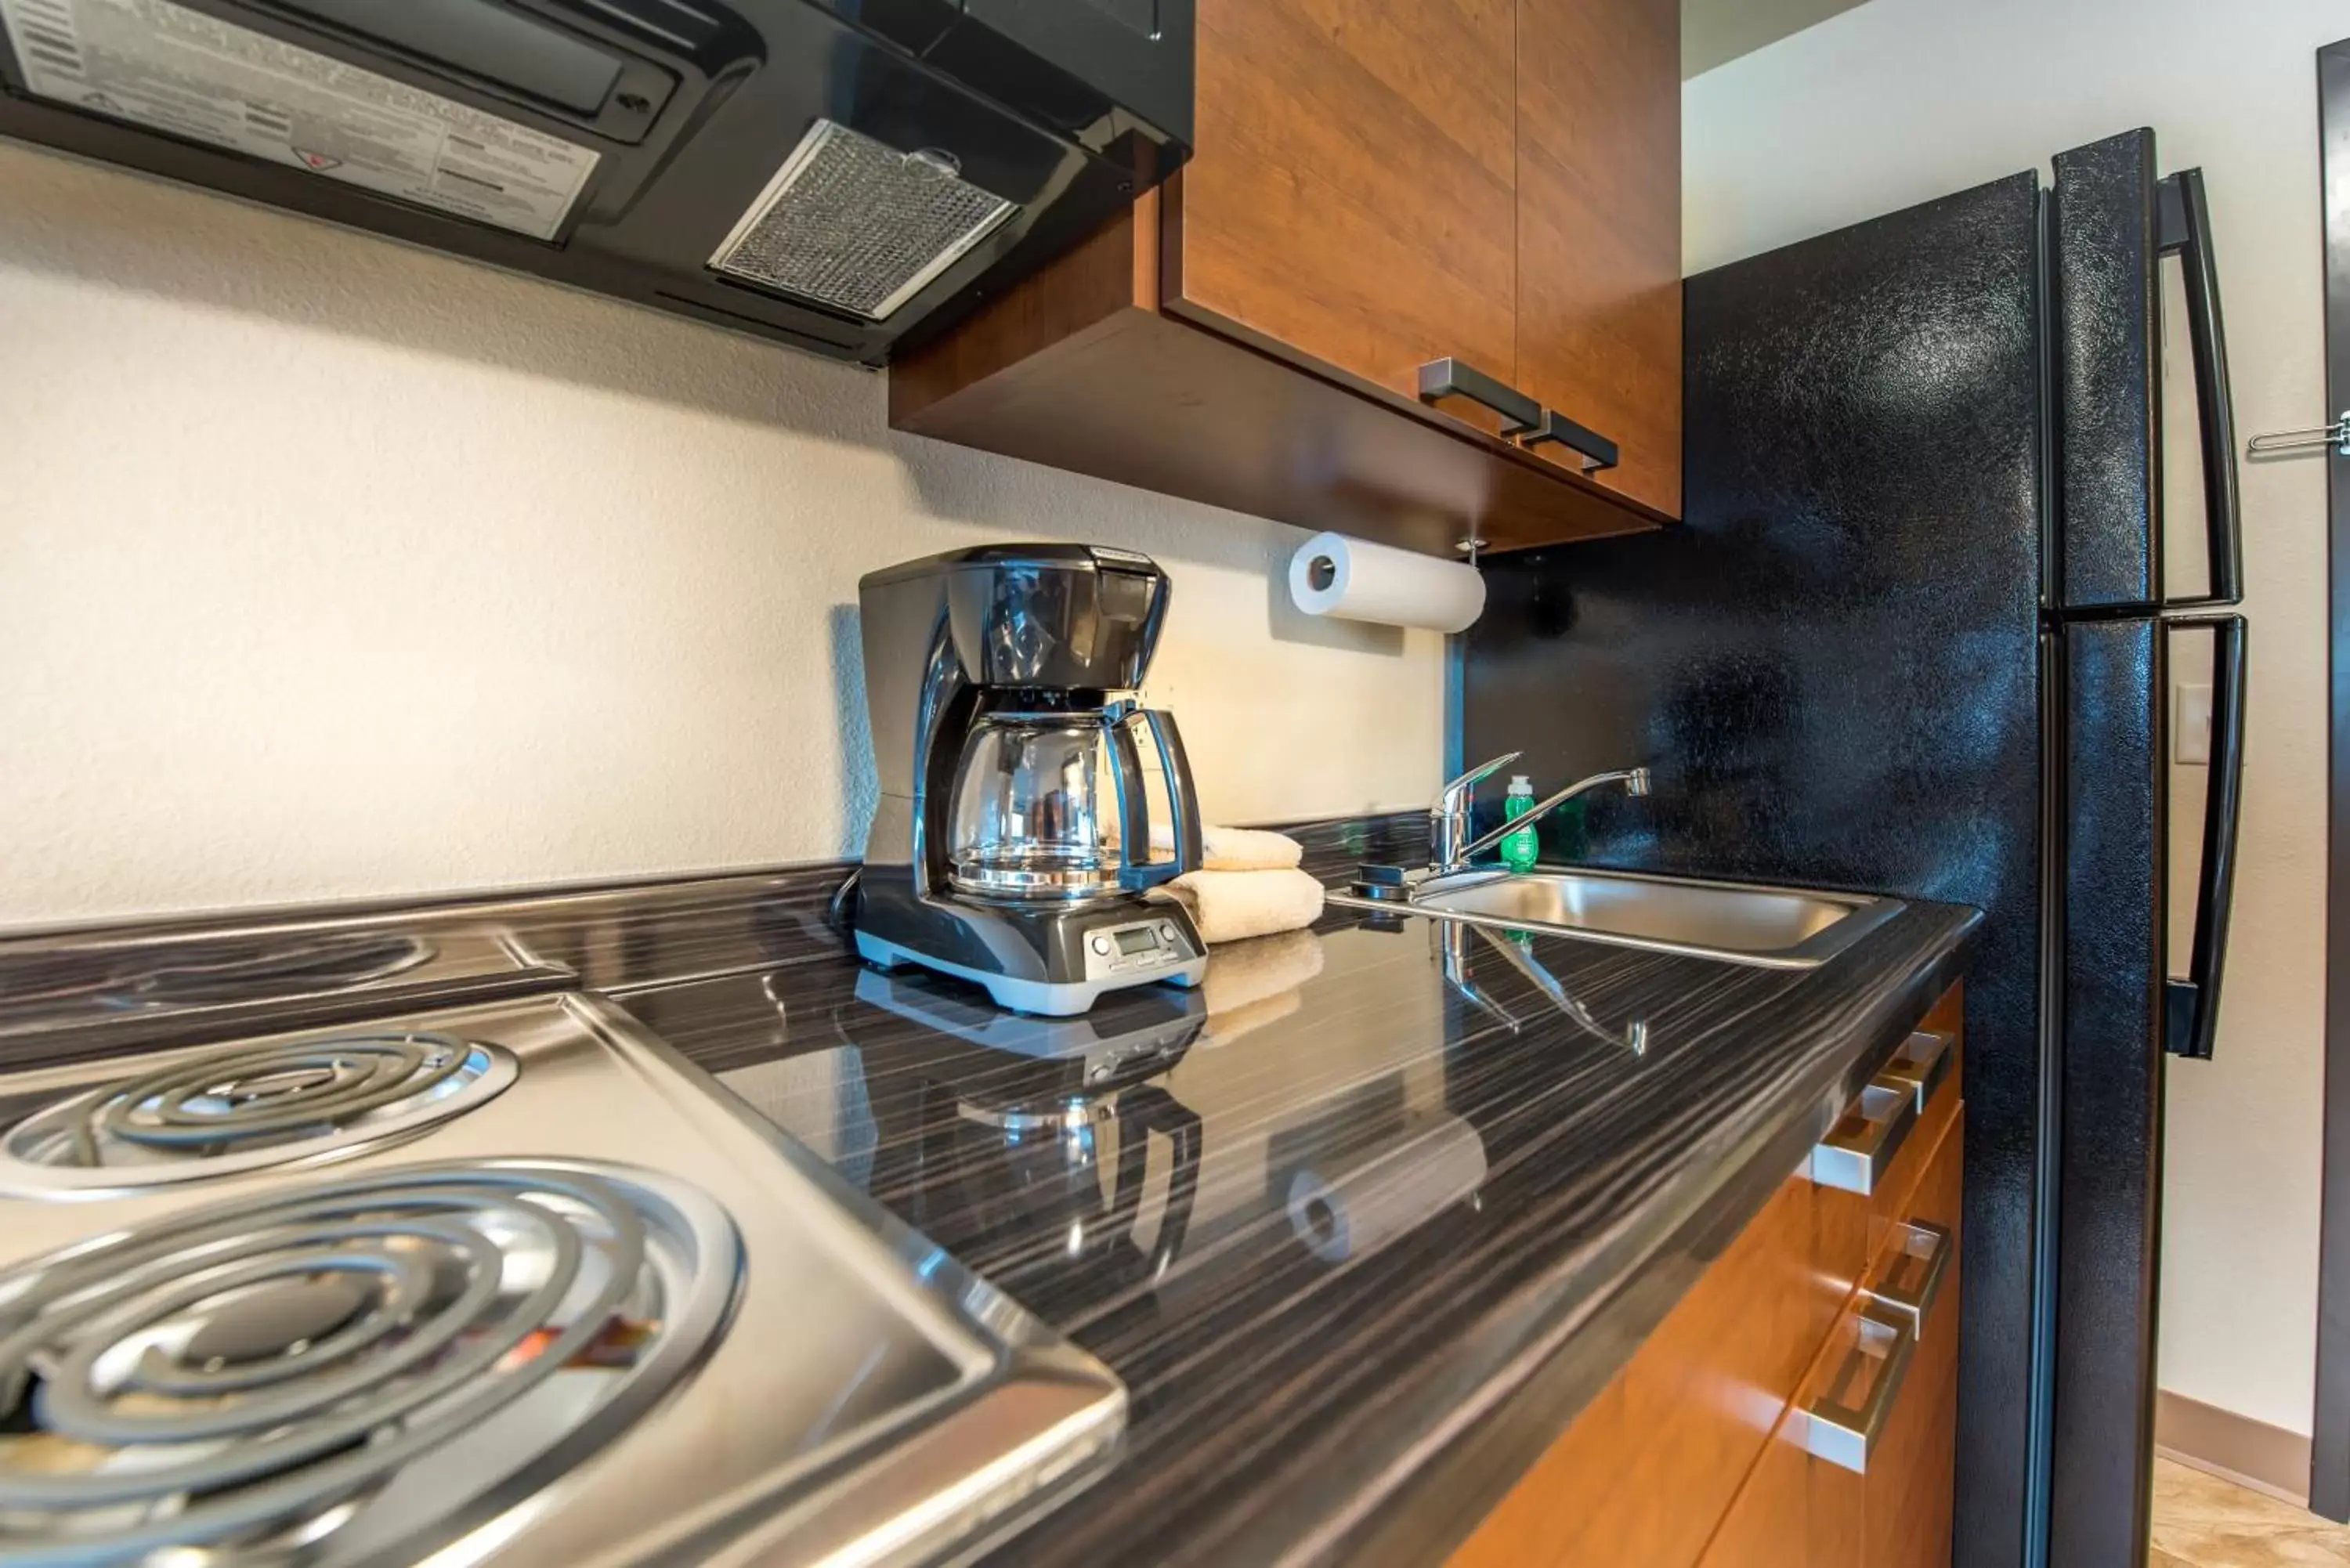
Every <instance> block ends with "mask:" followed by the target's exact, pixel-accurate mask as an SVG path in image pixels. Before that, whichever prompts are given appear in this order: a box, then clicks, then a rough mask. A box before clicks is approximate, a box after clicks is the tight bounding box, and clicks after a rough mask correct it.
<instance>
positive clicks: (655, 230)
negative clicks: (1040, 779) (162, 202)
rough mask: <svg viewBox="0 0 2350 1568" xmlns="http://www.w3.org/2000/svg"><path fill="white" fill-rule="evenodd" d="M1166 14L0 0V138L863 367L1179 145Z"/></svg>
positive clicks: (1034, 5) (1131, 7)
mask: <svg viewBox="0 0 2350 1568" xmlns="http://www.w3.org/2000/svg"><path fill="white" fill-rule="evenodd" d="M1192 5H1193V0H723V4H722V3H720V0H0V134H5V135H9V136H14V137H17V138H21V139H23V140H27V141H35V142H42V143H46V144H47V145H49V146H53V147H57V148H62V149H65V150H67V151H72V152H77V153H80V154H83V155H85V156H88V157H93V158H99V159H102V160H105V161H109V162H113V163H120V164H124V165H127V166H129V167H130V168H134V169H140V170H145V171H149V172H151V173H156V174H161V175H164V176H167V177H169V178H172V179H175V180H182V181H186V182H191V183H193V184H197V185H203V186H207V187H210V188H212V189H213V190H218V191H224V192H229V193H231V194H234V195H237V196H242V197H245V198H247V199H250V200H254V201H258V202H268V203H269V204H271V205H273V206H279V207H287V208H292V209H294V210H296V211H299V212H304V213H312V214H314V215H316V216H318V217H323V218H328V219H331V220H333V221H335V222H338V223H348V224H351V225H353V226H355V227H358V228H362V229H369V230H373V231H375V232H377V233H379V234H390V235H394V236H396V237H398V238H400V239H404V240H410V241H412V242H415V243H417V244H425V245H430V246H432V247H433V248H435V249H439V250H445V251H451V252H454V253H456V254H461V255H466V256H471V257H473V258H475V259H477V260H481V261H485V262H490V263H494V264H495V265H501V266H505V267H511V268H515V269H516V270H519V271H523V272H529V273H536V274H538V275H541V276H545V277H549V278H554V279H556V280H558V281H560V282H564V283H568V284H572V285H574V286H578V287H583V288H588V289H593V290H595V291H597V292H598V293H602V294H609V295H616V296H620V297H622V298H626V299H631V300H635V301H637V302H638V303H639V304H643V305H649V306H654V307H656V308H659V309H662V310H668V311H672V312H674V313H676V314H679V315H682V316H690V317H694V318H696V319H698V320H702V321H706V322H710V323H712V324H714V325H717V326H721V327H734V328H738V329H741V330H743V331H749V332H754V333H758V334H760V335H762V336H765V337H777V338H781V339H784V340H785V341H788V342H792V343H795V344H797V345H799V346H801V347H803V348H813V349H816V350H817V351H819V352H822V353H826V354H830V355H834V356H836V357H838V358H847V359H855V360H858V361H860V362H863V363H866V364H869V365H879V364H882V363H885V362H886V361H887V360H888V358H889V355H890V353H891V351H892V350H893V349H895V348H899V347H900V346H901V345H905V344H908V343H910V342H913V341H918V340H920V337H923V336H925V335H929V334H934V333H936V332H937V331H939V330H941V328H942V327H944V326H945V325H946V324H947V323H949V322H950V321H951V320H952V319H953V318H954V317H955V316H956V314H957V311H958V307H959V306H964V305H967V304H968V303H969V302H970V301H971V300H972V299H973V298H975V297H978V296H981V295H983V294H986V293H992V292H994V291H996V290H998V289H1000V288H1001V287H1002V286H1003V285H1005V284H1007V283H1009V282H1010V281H1011V280H1012V279H1013V278H1014V277H1016V276H1018V275H1021V274H1022V273H1024V272H1027V271H1030V270H1033V269H1034V268H1035V266H1037V265H1040V264H1041V263H1043V262H1045V260H1048V259H1050V258H1051V257H1052V256H1053V255H1055V254H1058V253H1059V252H1061V251H1062V250H1065V249H1066V248H1067V247H1068V246H1069V245H1071V244H1075V243H1076V241H1077V240H1079V239H1082V238H1083V237H1084V236H1085V235H1086V234H1087V233H1089V232H1091V231H1092V230H1093V229H1094V228H1096V227H1097V226H1098V225H1099V224H1101V223H1103V222H1104V221H1106V220H1107V218H1108V217H1110V216H1111V215H1112V214H1113V213H1117V212H1119V211H1121V210H1123V209H1124V208H1125V207H1126V206H1127V205H1128V203H1130V202H1132V201H1133V200H1134V198H1135V196H1136V195H1137V194H1138V193H1139V192H1142V191H1144V190H1146V189H1148V188H1149V187H1150V186H1152V185H1155V184H1157V183H1158V182H1159V181H1161V180H1164V179H1165V178H1166V177H1167V176H1168V175H1169V174H1170V173H1172V172H1173V171H1174V170H1175V168H1176V167H1177V166H1178V165H1179V164H1180V163H1181V161H1183V159H1184V158H1185V157H1187V156H1188V155H1189V152H1190V145H1191V61H1192Z"/></svg>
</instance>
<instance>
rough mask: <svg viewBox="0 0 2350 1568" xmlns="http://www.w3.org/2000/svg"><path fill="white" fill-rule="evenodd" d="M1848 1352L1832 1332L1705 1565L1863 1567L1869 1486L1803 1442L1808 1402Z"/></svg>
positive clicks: (1725, 1519)
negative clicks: (1863, 1535) (1862, 1535)
mask: <svg viewBox="0 0 2350 1568" xmlns="http://www.w3.org/2000/svg"><path fill="white" fill-rule="evenodd" d="M1849 1354H1850V1345H1849V1342H1848V1341H1847V1340H1846V1339H1845V1338H1844V1337H1843V1336H1842V1335H1841V1334H1831V1335H1830V1336H1829V1338H1828V1344H1827V1348H1826V1349H1825V1350H1824V1351H1822V1352H1821V1355H1820V1359H1819V1362H1818V1363H1817V1364H1816V1365H1814V1366H1813V1368H1812V1369H1811V1371H1810V1372H1809V1373H1807V1374H1806V1375H1805V1376H1804V1385H1803V1390H1802V1391H1801V1392H1800V1393H1799V1394H1798V1395H1797V1397H1796V1402H1795V1405H1794V1407H1793V1408H1791V1409H1790V1410H1788V1412H1787V1414H1786V1416H1785V1417H1783V1419H1782V1420H1781V1421H1780V1423H1779V1427H1778V1429H1777V1430H1776V1431H1774V1432H1773V1433H1772V1434H1771V1442H1770V1445H1769V1446H1768V1447H1766V1448H1765V1449H1763V1457H1762V1458H1761V1459H1757V1460H1755V1461H1754V1468H1753V1469H1752V1470H1750V1471H1748V1472H1747V1476H1746V1484H1745V1485H1744V1486H1742V1487H1741V1488H1740V1489H1739V1492H1738V1497H1737V1500H1736V1501H1733V1502H1732V1503H1731V1505H1730V1511H1729V1512H1728V1513H1726V1514H1724V1515H1723V1516H1722V1519H1721V1529H1719V1530H1718V1531H1716V1532H1715V1533H1714V1537H1713V1540H1712V1541H1711V1542H1708V1543H1707V1546H1706V1549H1705V1556H1704V1557H1703V1558H1701V1559H1700V1563H1699V1568H1862V1563H1861V1550H1862V1545H1861V1533H1862V1528H1863V1513H1862V1510H1863V1508H1864V1506H1865V1492H1866V1485H1867V1483H1866V1480H1863V1478H1861V1477H1859V1476H1856V1475H1855V1474H1853V1473H1852V1472H1851V1471H1850V1470H1846V1469H1839V1468H1837V1467H1836V1466H1835V1465H1833V1464H1830V1463H1828V1462H1827V1461H1826V1460H1825V1459H1814V1458H1813V1457H1812V1455H1811V1453H1810V1452H1809V1451H1808V1450H1807V1449H1806V1448H1805V1447H1804V1440H1805V1436H1806V1432H1805V1424H1806V1422H1807V1420H1808V1417H1807V1416H1806V1415H1805V1414H1804V1407H1805V1406H1806V1405H1807V1404H1808V1402H1809V1399H1810V1397H1811V1394H1812V1391H1814V1390H1815V1389H1818V1388H1820V1387H1822V1386H1825V1383H1826V1381H1827V1379H1828V1378H1829V1377H1831V1376H1834V1375H1835V1367H1836V1366H1837V1365H1838V1364H1840V1363H1841V1362H1842V1361H1843V1359H1844V1358H1845V1357H1846V1355H1849Z"/></svg>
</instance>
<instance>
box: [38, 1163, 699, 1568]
mask: <svg viewBox="0 0 2350 1568" xmlns="http://www.w3.org/2000/svg"><path fill="white" fill-rule="evenodd" d="M741 1262H742V1260H741V1247H740V1243H739V1241H738V1240H737V1238H736V1233H735V1231H734V1228H733V1224H732V1222H731V1221H730V1220H728V1219H727V1217H726V1215H725V1213H724V1211H723V1210H722V1209H721V1208H720V1207H719V1206H718V1205H717V1204H716V1203H715V1202H714V1201H713V1200H712V1199H710V1198H708V1197H707V1196H705V1195H704V1194H702V1192H701V1191H699V1190H698V1189H694V1188H691V1187H689V1186H687V1185H685V1184H683V1183H681V1182H678V1181H675V1180H672V1179H667V1178H662V1177H658V1176H655V1175H653V1174H651V1173H650V1172H646V1171H642V1170H638V1169H635V1168H629V1167H623V1166H615V1165H606V1164H601V1163H597V1162H586V1161H532V1160H484V1161H450V1162H442V1163H433V1164H419V1165H410V1166H397V1167H390V1168H384V1169H380V1170H376V1171H372V1172H369V1173H368V1174H366V1175H360V1176H351V1177H346V1178H342V1179H319V1180H313V1181H308V1182H305V1183H302V1184H301V1185H299V1186H297V1187H293V1188H292V1189H290V1190H288V1189H285V1188H281V1189H277V1190H276V1191H273V1192H272V1193H270V1194H268V1195H266V1196H261V1197H251V1198H240V1199H235V1200H233V1201H230V1202H225V1203H220V1204H214V1205H212V1206H209V1207H204V1208H198V1209H194V1210H182V1211H180V1212H177V1213H174V1214H172V1215H170V1216H168V1217H166V1218H164V1219H162V1220H159V1221H157V1222H155V1223H152V1224H149V1225H144V1226H140V1227H137V1228H135V1229H133V1230H130V1231H125V1232H121V1233H118V1234H116V1235H114V1236H112V1237H110V1238H109V1239H107V1240H105V1241H99V1242H98V1243H96V1244H94V1245H92V1244H85V1245H82V1246H79V1247H73V1248H68V1249H66V1250H64V1251H58V1252H54V1253H51V1254H49V1255H47V1257H45V1258H39V1259H35V1260H33V1261H31V1262H27V1263H25V1264H21V1265H19V1266H17V1267H16V1268H13V1269H10V1270H8V1271H6V1272H0V1562H5V1563H9V1564H11V1565H12V1568H16V1565H22V1568H32V1565H35V1564H59V1565H62V1564H67V1563H72V1564H77V1565H87V1564H105V1563H141V1562H146V1561H150V1560H153V1561H161V1560H162V1558H161V1556H159V1555H156V1554H168V1556H169V1559H170V1561H172V1562H174V1563H220V1562H226V1561H231V1560H234V1561H244V1560H247V1559H248V1558H257V1559H259V1560H262V1561H267V1562H271V1563H281V1562H282V1563H301V1564H305V1565H310V1564H332V1565H337V1568H340V1565H345V1564H358V1563H379V1562H381V1563H390V1562H402V1563H405V1562H409V1561H411V1560H413V1559H414V1558H416V1557H418V1556H421V1555H422V1554H424V1553H425V1552H430V1551H432V1550H436V1549H437V1548H438V1546H439V1545H440V1544H441V1543H442V1542H446V1541H448V1540H452V1539H455V1538H456V1537H457V1536H459V1535H460V1534H463V1533H464V1532H469V1531H471V1530H473V1529H474V1528H477V1527H478V1526H480V1525H481V1524H483V1523H484V1521H488V1520H489V1519H491V1518H493V1517H494V1516H495V1515H497V1514H499V1513H502V1512H504V1511H505V1510H506V1509H508V1508H510V1507H512V1506H513V1505H514V1504H515V1503H516V1502H519V1501H522V1500H523V1499H524V1498H525V1497H527V1496H529V1495H530V1494H531V1493H532V1492H534V1491H536V1490H537V1489H539V1488H540V1487H543V1486H544V1485H546V1483H547V1482H548V1481H550V1480H553V1479H554V1478H555V1477H556V1475H558V1474H560V1473H561V1472H562V1471H564V1470H565V1469H568V1468H570V1467H571V1466H572V1465H574V1464H576V1463H577V1462H579V1461H580V1460H581V1459H585V1458H586V1457H587V1456H588V1455H589V1454H591V1453H593V1452H594V1451H595V1450H596V1449H598V1448H600V1447H601V1446H602V1445H603V1444H604V1443H606V1442H607V1441H608V1440H609V1439H610V1438H612V1437H613V1436H614V1435H616V1434H617V1433H619V1432H620V1431H621V1430H623V1429H625V1428H627V1427H628V1425H629V1423H630V1422H631V1421H632V1420H634V1419H635V1418H636V1417H638V1416H639V1414H641V1413H642V1412H643V1411H644V1410H645V1409H647V1408H648V1407H650V1405H651V1403H652V1402H653V1401H654V1400H655V1399H656V1398H658V1397H659V1396H660V1394H661V1393H662V1392H663V1390H665V1389H666V1388H668V1387H669V1386H671V1385H673V1384H674V1383H675V1382H676V1381H677V1380H678V1379H679V1378H680V1377H681V1376H683V1375H684V1374H685V1373H686V1372H687V1371H689V1370H690V1369H691V1367H692V1366H695V1365H696V1364H697V1363H698V1362H699V1361H700V1359H701V1357H702V1355H703V1354H704V1353H705V1352H706V1351H707V1350H708V1349H709V1347H710V1346H711V1345H713V1344H714V1343H715V1342H716V1340H717V1339H718V1338H719V1337H720V1335H721V1334H722V1333H723V1329H724V1326H725V1324H726V1320H727V1316H728V1314H729V1313H730V1311H731V1309H732V1305H733V1298H734V1293H735V1289H736V1285H737V1282H738V1281H739V1278H740V1275H741Z"/></svg>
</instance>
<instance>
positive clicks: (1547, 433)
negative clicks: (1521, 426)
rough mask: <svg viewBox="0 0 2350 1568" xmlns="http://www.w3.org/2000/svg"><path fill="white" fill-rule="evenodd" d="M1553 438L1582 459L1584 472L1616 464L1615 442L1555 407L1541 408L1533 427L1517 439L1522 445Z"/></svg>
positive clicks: (1535, 443)
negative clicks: (1538, 417)
mask: <svg viewBox="0 0 2350 1568" xmlns="http://www.w3.org/2000/svg"><path fill="white" fill-rule="evenodd" d="M1544 441H1556V442H1558V444H1559V445H1561V446H1563V447H1565V448H1566V449H1567V450H1568V451H1570V452H1575V454H1576V455H1578V456H1579V457H1581V458H1582V459H1583V472H1586V473H1597V472H1599V471H1600V470H1601V469H1603V468H1613V467H1615V466H1616V461H1617V450H1616V443H1615V442H1614V441H1609V440H1608V439H1607V437H1606V436H1604V435H1601V434H1600V433H1599V432H1598V431H1595V430H1593V429H1591V428H1590V427H1589V426H1587V425H1579V424H1576V423H1575V421H1573V420H1571V419H1568V418H1567V417H1566V416H1565V414H1563V413H1560V412H1559V411H1558V410H1556V409H1544V410H1542V417H1541V418H1540V419H1539V420H1537V421H1535V423H1534V429H1532V430H1530V431H1527V432H1526V433H1525V434H1524V435H1523V436H1521V437H1520V438H1519V439H1518V444H1519V445H1521V446H1530V447H1533V446H1540V445H1542V444H1543V443H1544Z"/></svg>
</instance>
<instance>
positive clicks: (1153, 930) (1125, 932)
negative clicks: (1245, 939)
mask: <svg viewBox="0 0 2350 1568" xmlns="http://www.w3.org/2000/svg"><path fill="white" fill-rule="evenodd" d="M1199 956H1200V954H1199V950H1197V949H1196V948H1194V947H1193V946H1192V945H1191V942H1190V940H1187V937H1186V933H1185V931H1184V929H1183V928H1182V927H1180V926H1179V925H1177V924H1176V923H1175V922H1174V921H1172V920H1169V919H1149V920H1137V921H1135V922H1133V923H1132V924H1130V925H1123V926H1104V927H1101V928H1100V929H1097V930H1093V931H1088V932H1087V933H1086V978H1087V980H1092V979H1094V978H1096V977H1097V976H1100V975H1114V974H1134V973H1137V972H1139V971H1144V970H1151V969H1161V968H1165V967H1168V966H1170V965H1173V964H1179V963H1182V962H1185V961H1188V960H1191V959H1195V958H1197V957H1199Z"/></svg>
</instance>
